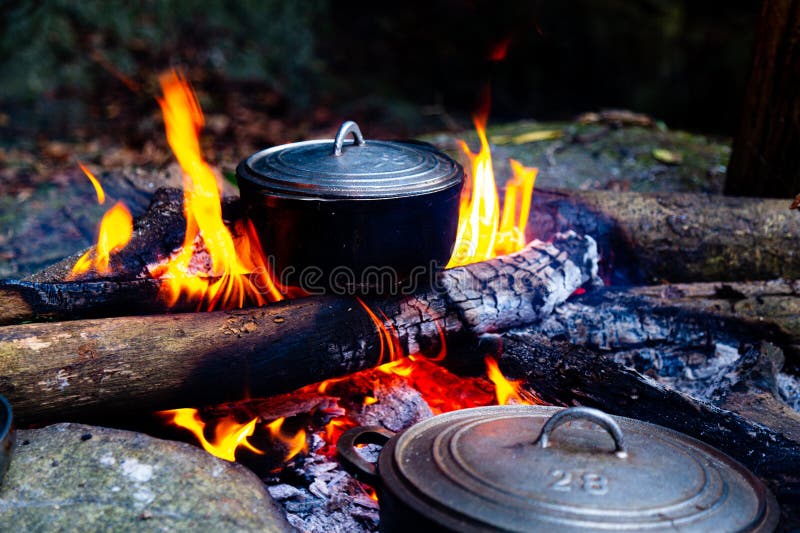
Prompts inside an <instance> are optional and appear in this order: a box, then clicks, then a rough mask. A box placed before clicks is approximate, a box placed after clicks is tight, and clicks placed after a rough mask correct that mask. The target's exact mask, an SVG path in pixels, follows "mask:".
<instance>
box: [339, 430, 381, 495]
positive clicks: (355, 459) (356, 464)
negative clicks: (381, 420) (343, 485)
mask: <svg viewBox="0 0 800 533" xmlns="http://www.w3.org/2000/svg"><path fill="white" fill-rule="evenodd" d="M392 437H394V433H393V432H391V431H389V430H388V429H385V428H382V427H380V426H366V427H365V426H362V427H357V428H353V429H349V430H347V431H345V432H344V433H342V435H341V436H340V437H339V440H338V441H337V442H336V453H337V454H338V455H339V460H340V461H341V463H342V466H344V467H345V469H346V470H347V471H348V472H350V473H351V474H352V475H353V476H354V477H355V478H356V479H358V480H360V481H363V482H365V483H369V484H370V485H376V484H377V483H378V482H379V481H380V478H379V476H378V467H377V466H375V463H370V462H369V461H367V460H366V459H364V458H363V457H361V455H359V453H358V452H357V451H356V445H357V444H381V445H383V444H386V443H387V442H388V441H389V439H391V438H392Z"/></svg>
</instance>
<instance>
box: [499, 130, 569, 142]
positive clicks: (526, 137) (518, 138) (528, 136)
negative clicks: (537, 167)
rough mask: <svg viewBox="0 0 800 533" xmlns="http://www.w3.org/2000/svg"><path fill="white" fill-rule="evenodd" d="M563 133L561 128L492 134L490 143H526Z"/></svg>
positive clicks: (557, 136) (558, 135)
mask: <svg viewBox="0 0 800 533" xmlns="http://www.w3.org/2000/svg"><path fill="white" fill-rule="evenodd" d="M563 135H564V132H563V131H561V130H536V131H529V132H527V133H520V134H519V135H493V136H492V144H528V143H535V142H539V141H549V140H551V139H559V138H561V137H562V136H563Z"/></svg>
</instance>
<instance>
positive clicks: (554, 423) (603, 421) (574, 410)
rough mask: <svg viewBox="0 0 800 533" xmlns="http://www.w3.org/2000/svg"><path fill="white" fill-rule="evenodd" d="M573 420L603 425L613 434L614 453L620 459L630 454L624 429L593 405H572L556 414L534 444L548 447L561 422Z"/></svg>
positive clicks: (543, 428) (546, 424)
mask: <svg viewBox="0 0 800 533" xmlns="http://www.w3.org/2000/svg"><path fill="white" fill-rule="evenodd" d="M572 420H588V421H589V422H594V423H595V424H597V425H598V426H600V427H602V428H603V429H605V430H606V431H607V432H608V434H609V435H611V438H612V439H614V446H615V448H614V454H615V455H616V456H617V457H619V458H620V459H624V458H625V457H627V456H628V452H627V450H626V449H625V440H624V438H623V436H622V429H620V427H619V424H617V423H616V422H615V421H614V419H613V418H611V417H610V416H609V415H607V414H606V413H604V412H603V411H600V410H599V409H593V408H591V407H570V408H569V409H564V410H563V411H559V412H558V413H556V414H554V415H553V416H552V417H550V420H548V421H547V422H546V423H545V425H544V426H543V427H542V432H541V433H540V434H539V437H538V438H537V439H536V440H535V441H534V444H538V445H539V446H541V447H542V448H547V447H548V446H550V436H551V434H552V433H553V431H555V429H556V428H557V427H558V426H560V425H561V424H564V423H565V422H570V421H572Z"/></svg>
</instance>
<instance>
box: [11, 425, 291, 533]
mask: <svg viewBox="0 0 800 533" xmlns="http://www.w3.org/2000/svg"><path fill="white" fill-rule="evenodd" d="M11 453H12V460H11V465H10V468H9V471H8V474H7V475H6V477H5V479H4V480H3V482H2V485H0V531H81V532H87V531H131V530H133V531H287V530H291V529H292V528H291V526H290V525H289V524H288V522H287V521H286V518H285V516H284V514H283V512H282V511H281V510H280V509H279V507H278V506H277V505H276V504H275V503H274V501H273V500H272V498H271V497H270V496H269V494H268V493H267V492H266V490H265V489H264V486H263V484H262V483H261V481H260V480H259V479H258V478H257V477H256V476H255V475H254V474H253V473H252V472H250V471H249V470H247V469H246V468H244V467H242V466H240V465H238V464H235V463H228V462H226V461H223V460H221V459H217V458H216V457H213V456H211V455H209V454H208V453H206V452H204V451H203V450H201V449H199V448H196V447H194V446H191V445H189V444H185V443H181V442H172V441H166V440H160V439H155V438H152V437H149V436H147V435H143V434H141V433H133V432H130V431H121V430H116V429H108V428H101V427H94V426H86V425H80V424H57V425H53V426H48V427H46V428H43V429H33V430H25V431H19V432H17V438H16V444H15V445H14V447H13V449H12V452H11Z"/></svg>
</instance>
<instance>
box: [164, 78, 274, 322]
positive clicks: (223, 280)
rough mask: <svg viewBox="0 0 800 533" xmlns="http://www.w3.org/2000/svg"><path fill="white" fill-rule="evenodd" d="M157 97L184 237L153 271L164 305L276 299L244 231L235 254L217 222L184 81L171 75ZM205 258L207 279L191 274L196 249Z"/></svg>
mask: <svg viewBox="0 0 800 533" xmlns="http://www.w3.org/2000/svg"><path fill="white" fill-rule="evenodd" d="M160 82H161V88H162V91H163V97H161V98H158V103H159V105H160V106H161V110H162V113H163V115H164V125H165V128H166V132H167V141H168V143H169V145H170V148H172V151H173V152H174V153H175V157H176V158H177V159H178V164H179V165H180V167H181V169H182V170H183V172H184V175H183V189H184V214H185V216H186V236H185V238H184V242H183V246H182V248H181V249H180V250H179V251H178V252H177V253H176V254H174V255H173V257H172V258H171V259H170V261H169V262H168V263H167V264H166V265H164V266H163V267H162V268H161V269H159V270H158V271H157V272H154V274H155V275H156V277H160V278H163V279H164V282H165V283H163V284H162V287H163V288H164V289H163V290H164V293H163V294H164V297H165V299H166V300H167V302H168V303H169V304H170V305H174V304H175V303H177V302H178V301H179V300H180V299H181V298H182V297H185V298H187V299H190V300H192V301H197V302H199V305H198V308H205V309H208V310H211V309H214V308H216V307H225V308H230V307H242V306H244V305H245V303H251V304H254V305H261V304H263V303H266V301H267V299H269V300H270V301H276V300H280V299H282V298H283V297H282V295H281V293H280V292H279V291H278V289H277V287H276V286H275V284H274V283H273V281H272V279H271V276H270V274H269V272H268V270H267V263H266V261H265V259H264V257H263V254H262V252H261V250H260V246H256V245H255V244H254V243H252V242H251V240H252V238H253V237H254V233H253V232H252V231H246V230H248V228H241V229H242V230H245V231H243V234H242V236H241V237H240V238H239V239H238V244H239V249H238V250H237V246H236V244H237V243H236V242H235V240H234V237H233V236H232V235H231V232H230V231H228V228H227V227H226V226H225V224H224V222H223V220H222V207H221V202H220V186H219V184H218V181H217V176H216V175H215V173H214V171H213V170H212V169H211V167H210V166H209V165H208V163H206V161H205V160H204V159H203V155H202V152H201V149H200V140H199V137H198V134H199V131H200V129H201V128H202V127H203V124H204V119H203V112H202V110H201V109H200V104H199V103H198V101H197V97H196V96H195V94H194V91H192V88H191V87H190V86H189V84H188V83H187V82H186V80H185V79H184V78H183V77H182V76H181V75H180V74H179V73H177V72H176V71H170V72H167V73H166V74H163V75H162V76H161V79H160ZM200 245H202V247H203V248H204V250H205V251H206V252H207V253H208V256H209V258H210V261H211V272H212V275H211V276H210V277H209V276H202V275H198V273H197V272H193V271H192V270H193V269H192V264H191V263H192V259H193V257H194V256H195V253H196V251H195V248H196V246H200Z"/></svg>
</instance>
